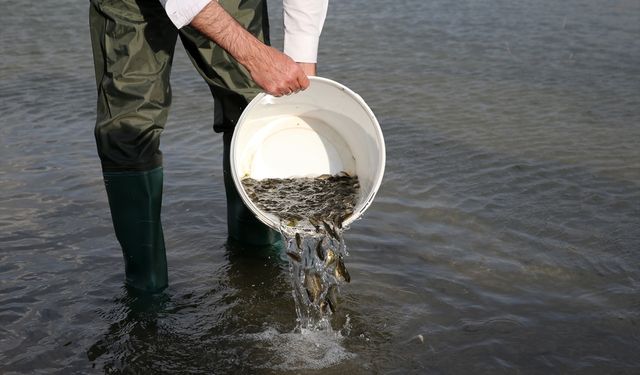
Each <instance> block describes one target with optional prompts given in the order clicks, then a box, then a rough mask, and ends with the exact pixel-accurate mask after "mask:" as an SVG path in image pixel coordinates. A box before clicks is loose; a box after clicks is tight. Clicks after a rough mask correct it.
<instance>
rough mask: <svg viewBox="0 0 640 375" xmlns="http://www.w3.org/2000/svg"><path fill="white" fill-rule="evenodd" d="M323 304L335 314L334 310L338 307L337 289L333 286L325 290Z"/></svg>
mask: <svg viewBox="0 0 640 375" xmlns="http://www.w3.org/2000/svg"><path fill="white" fill-rule="evenodd" d="M325 302H326V304H327V305H328V307H329V310H331V312H332V313H334V314H335V312H336V308H337V307H338V287H337V286H336V285H335V284H334V285H331V286H330V287H329V290H327V297H326V299H325Z"/></svg>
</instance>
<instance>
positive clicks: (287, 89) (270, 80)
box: [241, 45, 309, 96]
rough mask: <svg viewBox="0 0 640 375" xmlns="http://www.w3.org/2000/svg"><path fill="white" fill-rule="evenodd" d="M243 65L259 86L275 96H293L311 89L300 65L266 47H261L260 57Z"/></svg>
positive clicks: (253, 57) (254, 57) (250, 59)
mask: <svg viewBox="0 0 640 375" xmlns="http://www.w3.org/2000/svg"><path fill="white" fill-rule="evenodd" d="M241 63H242V62H241ZM242 65H244V67H245V68H247V70H248V71H249V73H251V78H252V79H253V80H254V82H255V83H257V84H258V86H260V87H262V88H263V89H264V91H265V92H266V93H268V94H271V95H274V96H281V95H289V94H293V93H296V92H298V91H300V90H304V89H306V88H307V87H309V79H308V78H307V75H306V74H305V72H304V70H303V69H302V68H301V67H300V66H299V65H298V64H296V63H295V62H294V61H293V60H291V58H290V57H289V56H287V55H285V54H284V53H281V52H280V51H278V50H276V49H275V48H272V47H269V46H266V45H262V46H261V48H260V52H259V55H257V56H251V58H249V59H247V60H245V63H242Z"/></svg>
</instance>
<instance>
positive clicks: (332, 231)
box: [322, 221, 339, 240]
mask: <svg viewBox="0 0 640 375" xmlns="http://www.w3.org/2000/svg"><path fill="white" fill-rule="evenodd" d="M322 224H323V225H324V230H326V231H327V233H328V234H329V235H330V236H331V237H333V238H334V239H336V240H338V239H339V238H338V233H336V231H335V230H333V228H331V225H329V223H327V222H326V221H323V222H322Z"/></svg>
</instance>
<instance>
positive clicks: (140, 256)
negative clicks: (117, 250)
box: [103, 167, 168, 292]
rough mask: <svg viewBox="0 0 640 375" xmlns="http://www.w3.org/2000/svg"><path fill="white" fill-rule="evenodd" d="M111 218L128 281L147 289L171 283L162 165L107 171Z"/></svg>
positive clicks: (150, 290)
mask: <svg viewBox="0 0 640 375" xmlns="http://www.w3.org/2000/svg"><path fill="white" fill-rule="evenodd" d="M103 176H104V182H105V186H106V189H107V196H108V197H109V207H110V208H111V218H112V220H113V228H114V229H115V233H116V237H117V238H118V241H119V242H120V246H121V247H122V253H123V255H124V268H125V274H126V284H127V285H128V286H130V287H133V288H135V289H139V290H142V291H147V292H159V291H161V290H162V289H164V288H166V287H167V279H168V277H167V256H166V251H165V247H164V236H163V234H162V225H161V223H160V207H161V204H162V177H163V172H162V167H159V168H156V169H153V170H151V171H147V172H105V173H103Z"/></svg>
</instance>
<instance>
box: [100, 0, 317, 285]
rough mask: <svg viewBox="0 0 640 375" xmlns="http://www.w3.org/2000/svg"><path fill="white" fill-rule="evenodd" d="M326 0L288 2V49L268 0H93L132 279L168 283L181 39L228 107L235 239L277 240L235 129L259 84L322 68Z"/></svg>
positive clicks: (269, 86)
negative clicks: (166, 135) (170, 174)
mask: <svg viewBox="0 0 640 375" xmlns="http://www.w3.org/2000/svg"><path fill="white" fill-rule="evenodd" d="M327 1H328V0H283V3H284V4H283V5H284V11H285V18H284V19H285V50H284V52H285V53H284V54H283V53H280V52H279V51H277V50H275V49H274V48H271V47H270V46H269V45H268V44H269V24H268V16H267V5H266V2H265V0H220V1H219V2H217V1H210V0H160V1H158V0H91V9H90V28H91V41H92V46H93V56H94V65H95V71H96V83H97V87H98V108H97V120H96V128H95V136H96V143H97V148H98V155H99V156H100V161H101V164H102V172H103V176H104V181H105V187H106V190H107V196H108V199H109V207H110V209H111V217H112V219H113V226H114V229H115V233H116V237H117V238H118V241H119V242H120V245H121V247H122V251H123V255H124V259H125V274H126V283H127V285H129V286H131V287H134V288H136V289H141V290H145V291H151V292H154V291H159V290H162V289H164V288H165V287H166V286H167V261H166V254H165V245H164V238H163V234H162V226H161V223H160V208H161V201H162V181H163V170H162V153H161V152H160V150H159V144H160V134H161V132H162V130H163V128H164V125H165V123H166V120H167V115H168V110H169V106H170V103H171V88H170V85H169V76H170V71H171V63H172V60H173V53H174V48H175V43H176V41H177V38H178V37H179V38H180V40H181V41H182V43H183V45H184V47H185V49H186V51H187V53H188V54H189V57H190V59H191V61H192V62H193V64H194V66H195V67H196V69H197V71H198V72H199V73H200V75H202V77H203V78H204V79H205V81H206V82H207V83H208V84H209V87H210V89H211V93H212V94H213V96H214V98H215V99H216V110H221V111H222V116H217V118H219V119H220V120H219V121H217V122H216V123H215V124H214V130H215V131H216V132H223V133H224V136H223V139H224V168H223V169H224V177H225V178H224V182H225V190H226V194H227V222H228V230H229V237H230V239H232V240H234V241H238V242H242V243H245V244H249V245H253V246H265V245H272V244H274V243H275V242H276V241H277V240H278V239H279V235H278V233H276V232H274V231H273V230H271V229H269V228H268V227H267V226H265V225H264V224H262V223H261V222H259V221H258V220H257V219H256V218H255V217H254V216H253V214H252V213H251V212H250V211H249V210H248V208H247V207H246V206H244V204H243V203H242V200H241V199H240V197H239V196H238V192H237V191H236V189H235V186H234V184H233V181H232V180H231V176H230V167H229V146H230V143H231V135H232V132H233V127H234V126H235V123H236V122H237V121H238V119H239V117H240V114H241V113H242V111H243V109H244V108H245V107H246V105H247V104H248V103H249V101H251V99H252V98H253V97H254V96H255V95H257V94H258V93H259V92H260V91H261V89H262V90H264V91H265V92H267V93H269V94H272V95H275V96H281V95H289V94H292V93H295V92H298V91H300V90H304V89H305V88H307V87H308V85H309V80H308V78H307V75H314V74H315V67H316V54H317V46H318V39H319V36H320V32H321V30H322V25H323V23H324V18H325V15H326V11H327Z"/></svg>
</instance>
